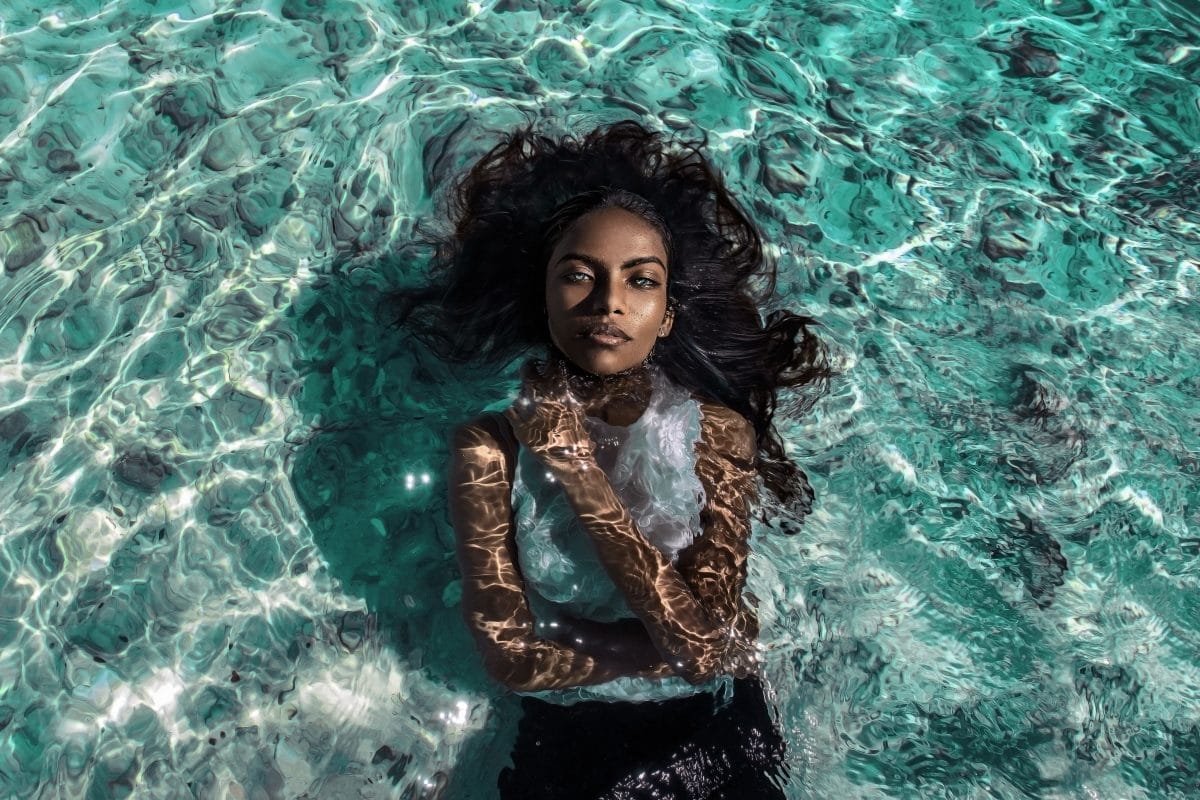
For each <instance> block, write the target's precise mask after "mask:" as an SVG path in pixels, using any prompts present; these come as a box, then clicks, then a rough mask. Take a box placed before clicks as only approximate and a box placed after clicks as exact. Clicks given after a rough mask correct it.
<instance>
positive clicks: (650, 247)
mask: <svg viewBox="0 0 1200 800" xmlns="http://www.w3.org/2000/svg"><path fill="white" fill-rule="evenodd" d="M578 250H586V251H587V252H588V254H589V255H603V254H604V253H614V254H616V257H617V258H620V259H621V260H625V259H627V258H630V257H636V256H639V255H653V256H658V257H660V258H662V260H663V262H664V263H665V262H666V248H665V247H664V246H663V241H662V237H661V236H659V234H658V230H657V229H655V227H654V226H653V225H651V224H650V223H649V222H647V221H646V220H644V219H642V218H641V217H640V216H638V215H637V214H634V213H633V212H631V211H626V210H625V209H623V208H601V209H598V210H596V211H589V212H588V213H586V214H584V215H583V216H582V217H580V218H579V219H577V220H576V221H575V222H574V223H572V225H571V227H569V228H568V229H567V231H566V233H565V234H564V235H563V237H562V239H561V240H559V243H558V246H557V247H556V248H555V255H556V256H557V255H558V254H561V253H565V252H568V251H578ZM634 250H636V251H637V252H633V251H634Z"/></svg>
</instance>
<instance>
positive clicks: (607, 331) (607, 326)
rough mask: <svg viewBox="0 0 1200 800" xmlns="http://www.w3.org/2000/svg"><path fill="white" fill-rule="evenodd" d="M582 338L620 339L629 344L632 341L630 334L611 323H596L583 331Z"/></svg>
mask: <svg viewBox="0 0 1200 800" xmlns="http://www.w3.org/2000/svg"><path fill="white" fill-rule="evenodd" d="M579 335H580V337H603V338H610V339H620V340H621V341H623V342H627V341H629V339H630V336H629V334H627V333H625V331H623V330H621V329H620V328H618V327H617V326H616V325H613V324H612V323H611V322H594V323H592V324H591V325H589V326H587V327H586V328H584V329H583V332H582V333H580V334H579Z"/></svg>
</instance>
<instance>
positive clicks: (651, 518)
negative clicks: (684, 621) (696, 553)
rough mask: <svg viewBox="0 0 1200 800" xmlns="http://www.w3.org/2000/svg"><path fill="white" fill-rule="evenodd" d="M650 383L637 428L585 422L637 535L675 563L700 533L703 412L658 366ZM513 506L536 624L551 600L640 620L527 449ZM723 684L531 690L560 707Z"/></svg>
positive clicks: (597, 615) (672, 681)
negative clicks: (699, 459) (699, 467)
mask: <svg viewBox="0 0 1200 800" xmlns="http://www.w3.org/2000/svg"><path fill="white" fill-rule="evenodd" d="M652 380H653V382H652V393H651V398H650V403H649V405H648V406H647V408H646V410H645V411H644V412H643V413H642V415H641V416H640V417H639V418H638V419H637V421H635V422H634V423H633V424H632V425H629V426H618V425H609V424H607V423H605V422H604V421H603V420H600V419H596V418H593V417H587V418H585V421H584V425H585V426H586V427H587V429H588V433H589V434H590V435H591V437H592V441H593V442H594V443H595V444H596V461H597V464H598V465H599V467H600V468H601V469H602V470H603V471H604V473H605V474H606V475H608V477H609V480H610V482H611V483H612V486H613V489H614V490H615V491H616V493H617V495H618V496H619V497H620V498H621V500H622V501H623V502H624V503H625V506H626V508H628V509H629V513H630V515H631V516H632V517H633V519H634V522H635V523H637V526H638V530H639V531H641V532H642V534H643V535H644V536H645V537H646V538H647V539H648V540H649V541H650V542H651V543H652V544H653V545H654V546H655V547H657V548H658V549H659V550H660V551H661V552H662V553H663V554H664V555H667V556H669V557H670V558H671V560H672V561H674V560H675V558H676V556H677V555H678V553H679V551H680V550H682V549H683V548H685V547H687V546H688V545H689V544H691V543H692V540H693V539H694V538H695V537H696V536H697V535H699V534H700V533H701V527H700V510H701V508H702V507H703V504H704V488H703V486H702V485H701V483H700V478H699V477H698V476H697V475H696V456H695V446H696V442H697V440H698V439H699V438H700V418H701V410H700V404H699V403H698V402H696V400H694V399H693V398H692V397H691V395H690V394H689V393H688V391H687V390H686V389H684V388H683V387H681V386H679V385H677V384H675V383H674V382H673V381H671V380H670V379H669V378H667V376H666V375H665V374H664V373H663V372H662V371H661V370H657V369H656V370H654V372H653V379H652ZM512 506H513V517H514V524H515V526H516V531H515V535H516V543H517V557H518V561H519V563H520V566H521V573H522V575H523V577H524V579H525V589H526V595H527V597H528V599H529V605H530V610H531V611H532V612H533V614H534V616H535V617H536V618H538V619H539V620H542V619H549V618H551V617H552V616H553V613H552V612H551V608H552V605H551V604H555V605H558V606H560V607H561V610H562V611H563V612H565V613H568V614H571V615H573V616H577V617H581V618H585V619H593V620H597V621H600V622H611V621H613V620H616V619H620V618H623V617H634V616H635V615H634V613H633V612H632V611H631V610H630V609H629V606H628V605H627V604H626V602H625V599H624V597H623V596H622V595H621V591H620V590H619V589H618V588H617V586H616V584H614V583H613V582H612V579H611V578H609V577H608V574H607V573H606V572H605V571H604V567H603V565H602V564H601V563H600V560H599V558H598V557H597V555H596V551H595V548H594V546H593V545H592V542H591V540H590V539H589V538H588V534H587V532H586V531H585V530H584V529H583V527H582V525H581V524H580V522H579V520H578V518H577V517H576V516H575V511H574V509H572V508H571V505H570V503H569V502H568V500H567V498H566V496H565V495H564V494H563V492H562V488H561V487H560V486H559V485H558V484H557V483H555V482H554V481H553V480H552V479H551V476H550V473H549V472H548V471H547V470H546V467H545V465H543V464H542V463H541V462H540V461H539V460H538V459H537V457H536V456H534V455H533V454H532V453H530V452H529V451H528V450H527V449H526V448H525V447H520V448H519V452H518V456H517V467H516V474H515V476H514V478H513V487H512ZM723 685H724V682H723V679H717V680H715V681H712V682H711V683H709V684H705V685H702V686H693V685H691V684H689V683H688V682H687V681H685V680H683V679H682V678H680V677H670V678H634V677H623V678H617V679H615V680H612V681H608V682H607V683H602V684H596V685H594V686H580V687H575V688H571V689H555V690H547V691H540V692H525V693H524V694H528V695H531V696H534V697H538V698H541V699H543V700H548V701H550V702H557V703H562V704H571V703H575V702H578V701H580V700H595V699H601V700H662V699H666V698H670V697H680V696H684V695H689V694H695V693H696V692H698V691H714V690H716V689H718V688H722V686H723Z"/></svg>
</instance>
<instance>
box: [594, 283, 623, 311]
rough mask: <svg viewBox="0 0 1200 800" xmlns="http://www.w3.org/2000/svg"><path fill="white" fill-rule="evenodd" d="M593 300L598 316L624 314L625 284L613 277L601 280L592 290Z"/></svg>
mask: <svg viewBox="0 0 1200 800" xmlns="http://www.w3.org/2000/svg"><path fill="white" fill-rule="evenodd" d="M591 300H592V307H593V310H594V311H595V313H596V314H624V313H625V284H624V283H623V282H622V281H621V280H619V279H613V278H611V277H603V278H600V279H599V280H597V281H596V284H595V288H594V289H593V290H592V298H591Z"/></svg>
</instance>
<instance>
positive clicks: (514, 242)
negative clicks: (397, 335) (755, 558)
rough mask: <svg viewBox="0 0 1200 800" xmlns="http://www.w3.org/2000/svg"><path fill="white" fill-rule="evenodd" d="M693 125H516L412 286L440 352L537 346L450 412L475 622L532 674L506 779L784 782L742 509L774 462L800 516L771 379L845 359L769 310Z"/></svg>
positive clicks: (575, 783)
mask: <svg viewBox="0 0 1200 800" xmlns="http://www.w3.org/2000/svg"><path fill="white" fill-rule="evenodd" d="M702 146H703V145H702V144H701V145H694V144H693V145H683V146H682V147H681V148H678V149H671V148H669V147H668V146H667V145H666V143H664V142H663V141H662V139H661V137H660V136H658V135H657V134H655V133H652V132H650V131H648V130H646V129H645V128H643V127H642V126H640V125H638V124H637V123H634V122H622V123H617V124H615V125H612V126H610V127H607V128H600V129H597V130H596V131H594V132H592V133H591V134H589V135H588V136H586V137H584V138H583V139H582V140H578V141H577V140H575V139H572V138H569V137H568V138H565V139H563V140H560V141H555V140H552V139H549V138H547V137H542V136H537V135H534V134H533V133H532V132H531V131H530V130H528V129H526V130H523V131H517V132H515V133H512V134H510V135H509V136H508V137H506V139H505V140H504V141H503V142H501V144H499V145H498V146H497V147H495V148H494V149H493V150H492V151H491V152H489V153H488V154H487V155H485V156H484V157H483V158H482V159H481V160H480V161H479V163H478V164H476V165H475V167H474V168H473V169H472V170H471V171H470V172H469V173H468V174H467V175H465V177H464V178H463V179H462V180H461V181H460V183H459V185H458V191H457V194H456V200H457V207H456V208H454V209H452V210H451V213H450V216H451V217H452V218H453V219H454V220H455V228H454V231H453V232H452V233H450V234H447V235H446V236H444V237H442V238H441V239H439V240H435V241H434V244H435V246H436V251H435V258H434V264H433V274H432V280H431V284H430V286H428V287H426V288H424V289H418V290H408V291H407V292H403V293H401V294H400V295H399V296H398V299H399V300H400V301H401V311H400V319H401V320H402V321H406V322H407V323H408V324H409V325H410V326H412V327H413V328H414V329H415V330H416V331H417V332H418V333H419V334H420V335H422V336H423V338H424V339H425V341H426V342H427V343H429V344H430V346H431V347H433V349H434V350H435V351H436V352H438V353H439V354H440V355H442V356H443V357H445V358H448V359H450V360H454V361H470V360H480V361H483V362H492V363H497V364H502V363H507V360H506V358H505V357H506V356H511V355H514V354H519V353H521V352H524V351H528V350H529V349H531V348H534V347H539V346H540V347H544V348H545V353H544V358H543V359H541V360H530V361H528V362H526V364H525V365H524V367H523V368H522V373H521V374H522V386H521V390H520V393H519V395H518V397H517V398H516V399H515V401H514V402H513V404H512V406H511V407H510V408H508V409H507V410H506V411H505V412H503V413H493V414H484V415H482V416H480V417H477V418H476V419H473V420H471V421H470V422H467V423H464V424H463V425H461V426H460V427H459V428H458V429H457V430H456V431H455V435H454V443H453V453H452V465H451V471H450V513H451V519H452V522H453V525H454V529H455V534H456V539H457V552H458V559H459V565H460V567H461V570H462V575H463V600H462V602H463V613H464V617H465V619H466V622H467V625H468V626H469V628H470V630H471V632H472V634H473V635H474V638H475V640H476V642H477V644H478V646H479V649H480V652H481V654H482V657H483V661H484V664H485V666H486V668H487V671H488V673H489V674H490V675H491V676H492V677H493V678H495V679H496V680H497V681H499V682H500V683H502V684H503V685H505V686H506V687H508V688H509V689H511V690H513V691H516V692H520V693H522V694H523V695H525V697H524V699H523V701H522V706H523V710H524V717H523V719H522V721H521V723H520V728H519V730H518V738H517V743H516V747H515V749H514V753H513V762H514V763H513V767H512V768H510V769H507V770H505V771H504V773H503V774H502V775H501V777H500V789H501V795H502V796H503V797H506V798H508V797H512V798H537V797H552V798H593V797H595V798H600V797H613V798H616V797H634V796H641V797H645V796H650V797H671V798H674V797H680V798H683V797H686V798H701V797H714V798H715V797H726V796H729V797H733V796H737V797H744V798H753V797H764V798H766V797H782V796H783V794H782V791H781V789H780V788H779V787H780V785H781V783H782V780H783V777H782V774H781V772H782V765H783V744H782V738H781V737H780V735H779V733H778V732H777V731H776V730H775V728H774V726H773V724H772V722H771V719H770V715H769V713H768V711H767V707H766V704H765V701H764V698H763V693H762V689H761V685H760V684H759V682H758V680H757V678H756V677H755V670H756V666H757V660H756V657H755V653H756V649H755V637H756V635H757V623H756V620H755V616H754V612H753V611H752V609H751V608H750V607H748V605H747V604H746V602H745V601H744V599H743V596H742V592H743V588H744V584H745V578H746V559H747V554H748V551H749V540H750V533H751V527H750V508H751V505H752V503H753V502H754V501H755V500H756V498H757V496H758V492H757V487H756V477H758V476H761V477H762V478H763V480H764V483H765V484H766V486H767V487H768V488H770V489H771V490H772V492H773V493H774V495H775V496H776V497H777V498H778V499H779V500H780V501H781V502H782V503H783V504H784V509H783V511H784V512H785V513H788V514H790V515H791V516H793V517H794V518H803V516H804V514H806V513H807V511H808V508H809V504H810V501H811V496H812V495H811V490H810V489H809V487H808V483H807V480H806V479H805V477H804V475H803V473H802V472H801V471H800V470H799V469H797V468H796V466H795V465H794V464H792V463H791V462H790V461H788V459H787V458H786V456H785V455H784V453H783V448H782V443H781V441H780V439H779V436H778V434H777V433H776V432H775V431H774V429H773V427H772V417H773V413H774V408H775V400H776V398H775V395H776V392H777V391H778V389H779V388H780V387H782V386H800V385H803V384H806V383H811V382H821V381H824V380H825V379H827V378H828V377H829V376H830V374H831V373H830V372H829V369H828V367H827V363H826V360H825V358H824V355H823V351H822V349H821V347H820V345H819V343H818V342H817V340H816V339H815V338H814V337H813V336H812V335H811V334H810V333H809V332H808V330H807V328H806V323H811V322H813V320H811V319H810V318H807V317H800V316H797V315H794V314H791V313H788V312H783V311H777V312H775V313H773V314H772V315H770V316H769V317H768V320H767V323H766V324H765V325H764V324H763V323H762V321H761V320H760V317H759V313H758V302H761V301H762V300H764V299H765V298H766V296H768V295H770V293H771V292H773V290H774V279H775V273H774V269H773V267H770V266H769V265H768V264H767V263H766V262H765V260H764V258H763V254H762V249H761V244H760V239H759V236H758V233H757V231H756V230H755V228H754V226H753V225H752V224H751V223H750V221H749V220H748V219H747V218H746V216H745V215H744V214H743V213H742V212H741V210H740V209H739V208H738V206H737V204H736V203H735V201H734V200H733V199H732V197H730V195H729V193H728V192H727V191H726V189H725V188H724V186H723V182H722V180H721V178H720V176H719V175H718V174H717V173H716V172H715V171H714V170H713V169H712V167H711V166H710V165H709V163H708V162H707V160H706V159H705V158H704V156H703V155H702V153H701V148H702ZM754 280H765V284H764V285H765V289H764V291H763V292H762V296H761V297H759V296H755V295H754V294H753V293H752V292H751V290H750V289H751V284H752V281H754ZM756 301H757V302H756ZM797 337H799V342H797ZM813 400H814V398H813V397H811V396H810V397H809V398H808V399H807V402H806V403H803V404H802V405H803V408H802V410H805V409H806V408H807V407H810V406H811V403H812V402H813Z"/></svg>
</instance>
